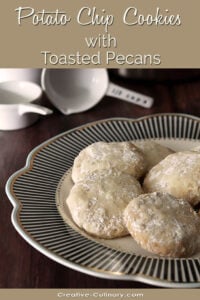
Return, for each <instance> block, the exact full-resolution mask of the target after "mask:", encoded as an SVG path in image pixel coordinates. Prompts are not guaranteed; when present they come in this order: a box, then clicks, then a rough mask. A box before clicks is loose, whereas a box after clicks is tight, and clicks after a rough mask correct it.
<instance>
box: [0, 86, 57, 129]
mask: <svg viewBox="0 0 200 300" xmlns="http://www.w3.org/2000/svg"><path fill="white" fill-rule="evenodd" d="M41 95H42V89H41V87H40V86H39V85H37V84H35V83H33V82H28V81H6V82H1V83H0V130H15V129H21V128H25V127H27V126H29V125H31V124H33V123H34V122H36V121H37V119H38V117H39V115H47V114H51V113H52V110H50V109H48V108H46V107H43V106H41V105H38V104H35V103H36V102H37V101H39V100H40V98H41Z"/></svg>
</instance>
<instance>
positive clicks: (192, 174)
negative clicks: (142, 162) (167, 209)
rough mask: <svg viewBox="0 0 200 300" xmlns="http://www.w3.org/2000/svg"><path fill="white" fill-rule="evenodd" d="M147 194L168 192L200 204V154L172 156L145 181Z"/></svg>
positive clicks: (181, 153)
mask: <svg viewBox="0 0 200 300" xmlns="http://www.w3.org/2000/svg"><path fill="white" fill-rule="evenodd" d="M143 187H144V190H145V192H155V191H161V192H167V193H170V194H172V195H173V196H175V197H178V198H183V199H185V200H187V201H188V202H190V204H192V205H196V204H198V203H199V202H200V152H197V151H196V152H195V151H184V152H177V153H174V154H170V155H169V156H167V157H166V158H165V159H164V160H162V161H161V162H160V163H158V164H157V165H156V166H154V167H153V168H152V169H151V170H150V171H149V173H148V174H147V176H146V177H145V179H144V184H143Z"/></svg>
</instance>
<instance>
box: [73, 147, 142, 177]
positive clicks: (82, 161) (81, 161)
mask: <svg viewBox="0 0 200 300" xmlns="http://www.w3.org/2000/svg"><path fill="white" fill-rule="evenodd" d="M145 168H146V164H145V160H144V156H143V154H142V153H141V151H140V150H139V149H138V148H137V147H136V146H135V145H133V144H132V143H131V142H111V143H106V142H97V143H93V144H91V145H89V146H88V147H86V148H85V149H83V150H82V151H81V152H80V153H79V155H78V156H77V157H76V158H75V160H74V164H73V168H72V180H73V181H74V182H77V181H79V180H83V179H84V178H85V176H87V174H88V173H92V172H94V171H98V170H109V169H115V170H116V171H120V172H124V173H126V174H130V175H133V176H134V177H136V178H139V177H141V176H142V175H143V173H144V171H145Z"/></svg>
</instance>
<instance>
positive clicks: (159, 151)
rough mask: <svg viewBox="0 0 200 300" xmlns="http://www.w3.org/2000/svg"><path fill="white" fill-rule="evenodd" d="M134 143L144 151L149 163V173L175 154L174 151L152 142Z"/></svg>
mask: <svg viewBox="0 0 200 300" xmlns="http://www.w3.org/2000/svg"><path fill="white" fill-rule="evenodd" d="M133 143H134V145H135V146H137V147H138V148H139V149H140V150H141V151H142V153H143V155H144V158H145V160H146V163H147V171H149V170H150V169H151V168H152V167H154V166H155V165H157V164H158V163H159V162H160V161H161V160H163V159H164V158H165V157H166V156H168V155H169V154H172V153H174V151H173V150H172V149H169V148H168V147H165V146H163V145H160V144H158V143H156V142H154V141H151V140H144V141H135V142H133Z"/></svg>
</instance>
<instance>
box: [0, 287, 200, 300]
mask: <svg viewBox="0 0 200 300" xmlns="http://www.w3.org/2000/svg"><path fill="white" fill-rule="evenodd" d="M93 293H94V295H95V297H94V296H93ZM117 293H120V294H122V295H123V297H117V296H115V297H114V294H117ZM70 294H71V295H72V296H71V297H70V296H69V295H70ZM79 294H80V295H79ZM98 294H99V297H97V295H98ZM109 294H112V295H113V297H112V296H109ZM131 294H143V296H140V295H138V297H137V296H135V297H134V295H133V297H131ZM58 295H60V297H59V296H58ZM84 295H85V297H84ZM129 296H130V297H129ZM0 297H1V299H9V300H12V299H16V300H27V299H29V300H35V299H40V300H45V299H48V300H56V299H65V300H66V299H74V300H79V299H83V300H85V299H88V300H94V299H97V300H98V299H101V300H109V299H114V300H121V299H130V300H131V299H134V300H160V299H163V300H165V299H167V300H168V299H182V300H188V299H190V300H198V299H199V290H181V289H167V290H166V289H142V290H139V289H79V290H77V289H39V290H38V289H37V290H36V289H23V290H22V289H11V290H5V289H4V290H1V291H0Z"/></svg>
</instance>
